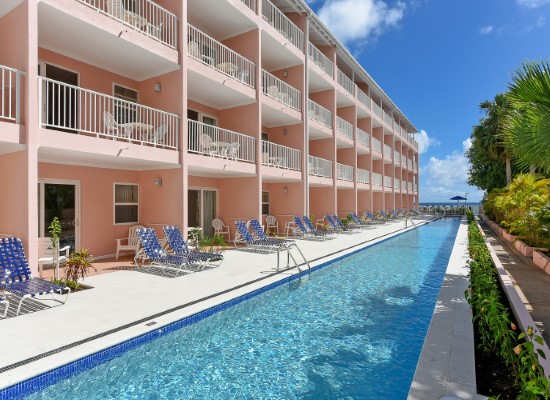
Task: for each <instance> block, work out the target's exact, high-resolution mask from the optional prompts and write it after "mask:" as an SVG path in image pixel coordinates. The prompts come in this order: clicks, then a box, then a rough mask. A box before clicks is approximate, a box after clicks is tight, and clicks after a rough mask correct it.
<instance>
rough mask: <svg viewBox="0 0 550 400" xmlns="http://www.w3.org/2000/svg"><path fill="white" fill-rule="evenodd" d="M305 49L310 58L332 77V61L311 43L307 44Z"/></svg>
mask: <svg viewBox="0 0 550 400" xmlns="http://www.w3.org/2000/svg"><path fill="white" fill-rule="evenodd" d="M307 50H308V51H307V53H308V56H309V58H310V60H311V61H313V63H314V64H315V65H317V66H318V67H319V68H321V69H322V70H323V71H325V72H326V73H327V74H328V76H330V77H331V78H332V77H333V76H334V63H333V62H332V61H330V60H329V58H328V57H327V56H325V55H324V54H323V53H322V52H321V50H319V49H318V48H317V47H315V46H314V45H313V44H312V43H308V44H307Z"/></svg>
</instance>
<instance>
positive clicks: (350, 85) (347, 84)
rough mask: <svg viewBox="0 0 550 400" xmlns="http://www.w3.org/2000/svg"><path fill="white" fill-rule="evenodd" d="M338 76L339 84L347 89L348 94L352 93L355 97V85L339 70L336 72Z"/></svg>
mask: <svg viewBox="0 0 550 400" xmlns="http://www.w3.org/2000/svg"><path fill="white" fill-rule="evenodd" d="M336 74H337V78H338V79H337V80H338V84H339V85H340V86H342V87H343V88H344V89H346V91H347V92H348V93H351V94H352V95H354V96H355V83H353V81H352V80H351V79H350V78H348V76H347V75H346V74H344V73H343V72H342V71H340V70H339V69H338V70H337V71H336Z"/></svg>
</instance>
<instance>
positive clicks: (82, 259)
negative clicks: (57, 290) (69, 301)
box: [65, 249, 97, 290]
mask: <svg viewBox="0 0 550 400" xmlns="http://www.w3.org/2000/svg"><path fill="white" fill-rule="evenodd" d="M93 261H94V259H93V257H92V256H91V255H90V252H89V251H88V249H81V250H76V251H75V252H73V253H71V254H69V258H68V259H67V261H66V262H65V281H66V282H65V283H66V284H67V286H69V287H70V288H71V289H74V290H76V289H78V288H79V287H80V284H79V283H78V280H79V279H84V277H85V276H86V275H88V272H89V271H90V268H92V269H93V270H94V271H97V270H96V269H95V267H94V266H93V265H92V262H93Z"/></svg>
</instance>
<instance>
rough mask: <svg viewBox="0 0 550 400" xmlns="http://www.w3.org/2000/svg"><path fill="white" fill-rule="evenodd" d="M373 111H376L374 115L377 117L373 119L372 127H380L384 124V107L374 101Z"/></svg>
mask: <svg viewBox="0 0 550 400" xmlns="http://www.w3.org/2000/svg"><path fill="white" fill-rule="evenodd" d="M372 111H374V115H375V116H376V117H377V118H373V119H372V127H373V128H379V127H381V126H382V118H383V117H382V108H381V107H380V106H379V105H378V104H376V103H374V102H373V103H372Z"/></svg>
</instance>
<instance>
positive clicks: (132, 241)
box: [116, 225, 145, 260]
mask: <svg viewBox="0 0 550 400" xmlns="http://www.w3.org/2000/svg"><path fill="white" fill-rule="evenodd" d="M139 228H145V227H144V226H143V225H133V226H131V227H130V228H129V229H128V237H127V238H121V239H117V240H116V259H117V260H118V254H119V253H120V252H121V251H133V252H134V254H138V252H139V239H138V235H137V232H136V230H137V229H139ZM124 241H126V244H123V242H124Z"/></svg>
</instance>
